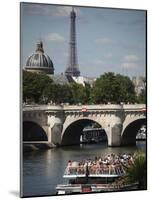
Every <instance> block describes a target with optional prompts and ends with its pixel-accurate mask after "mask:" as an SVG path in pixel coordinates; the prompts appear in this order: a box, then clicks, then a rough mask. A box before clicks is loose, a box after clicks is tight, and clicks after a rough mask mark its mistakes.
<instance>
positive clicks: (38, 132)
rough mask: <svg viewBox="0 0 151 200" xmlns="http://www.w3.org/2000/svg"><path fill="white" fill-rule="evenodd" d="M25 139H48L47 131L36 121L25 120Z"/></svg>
mask: <svg viewBox="0 0 151 200" xmlns="http://www.w3.org/2000/svg"><path fill="white" fill-rule="evenodd" d="M23 141H48V137H47V134H46V131H45V130H44V129H43V128H42V127H41V126H40V125H39V124H38V123H36V122H34V121H24V122H23Z"/></svg>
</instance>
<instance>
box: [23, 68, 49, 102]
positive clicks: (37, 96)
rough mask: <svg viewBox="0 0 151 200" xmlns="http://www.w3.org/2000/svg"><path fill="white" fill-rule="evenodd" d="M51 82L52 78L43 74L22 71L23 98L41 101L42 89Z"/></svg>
mask: <svg viewBox="0 0 151 200" xmlns="http://www.w3.org/2000/svg"><path fill="white" fill-rule="evenodd" d="M51 84H52V80H51V79H50V78H49V77H48V76H47V75H45V74H36V73H31V72H27V71H23V100H24V101H27V99H28V100H30V101H34V102H35V103H39V102H41V101H42V99H43V97H44V96H43V93H44V90H45V89H46V88H47V87H49V86H50V85H51Z"/></svg>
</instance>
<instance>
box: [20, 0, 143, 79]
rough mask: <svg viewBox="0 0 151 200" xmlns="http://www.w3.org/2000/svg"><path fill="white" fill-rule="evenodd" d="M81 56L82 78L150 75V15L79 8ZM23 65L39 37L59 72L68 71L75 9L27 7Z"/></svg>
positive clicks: (23, 14)
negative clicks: (71, 25)
mask: <svg viewBox="0 0 151 200" xmlns="http://www.w3.org/2000/svg"><path fill="white" fill-rule="evenodd" d="M75 10H76V13H77V17H76V34H77V55H78V64H79V69H80V72H81V75H84V76H91V77H98V76H100V74H102V73H104V72H108V71H113V72H115V73H121V74H125V75H129V76H139V75H141V76H142V75H144V74H145V68H146V66H145V62H146V61H145V59H146V53H145V51H146V25H145V23H146V16H145V14H146V13H145V11H140V10H120V9H104V8H88V7H75ZM21 11H22V12H21V38H22V40H21V50H22V55H21V58H22V65H23V66H25V63H26V60H27V58H28V56H29V55H31V54H32V53H34V51H35V48H36V43H37V41H39V40H40V39H41V40H42V41H43V43H44V50H45V53H46V54H47V55H49V57H50V58H51V59H52V61H53V63H54V68H55V74H60V73H61V72H64V71H65V69H66V67H67V64H68V59H69V58H68V56H69V24H70V17H69V16H70V11H71V7H70V6H54V5H44V4H27V3H24V4H22V9H21Z"/></svg>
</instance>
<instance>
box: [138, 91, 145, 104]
mask: <svg viewBox="0 0 151 200" xmlns="http://www.w3.org/2000/svg"><path fill="white" fill-rule="evenodd" d="M137 102H138V103H143V104H146V88H145V89H143V90H142V91H141V93H140V95H139V96H138V97H137Z"/></svg>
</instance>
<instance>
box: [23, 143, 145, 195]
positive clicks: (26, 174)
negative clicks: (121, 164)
mask: <svg viewBox="0 0 151 200" xmlns="http://www.w3.org/2000/svg"><path fill="white" fill-rule="evenodd" d="M139 149H143V150H144V151H145V150H146V142H144V141H139V142H137V145H136V146H134V147H114V148H113V147H107V145H106V144H94V145H92V144H91V145H80V146H70V147H63V148H56V149H55V148H54V149H49V150H39V151H32V152H26V153H24V156H23V195H24V197H25V196H39V195H40V196H41V195H55V194H56V191H55V187H56V186H57V184H61V183H64V180H63V178H62V176H63V174H64V170H65V167H66V165H67V162H68V160H75V161H81V160H83V159H89V158H91V159H94V158H95V156H103V157H104V156H105V155H106V154H111V153H115V154H122V153H133V152H134V151H136V150H139Z"/></svg>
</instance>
